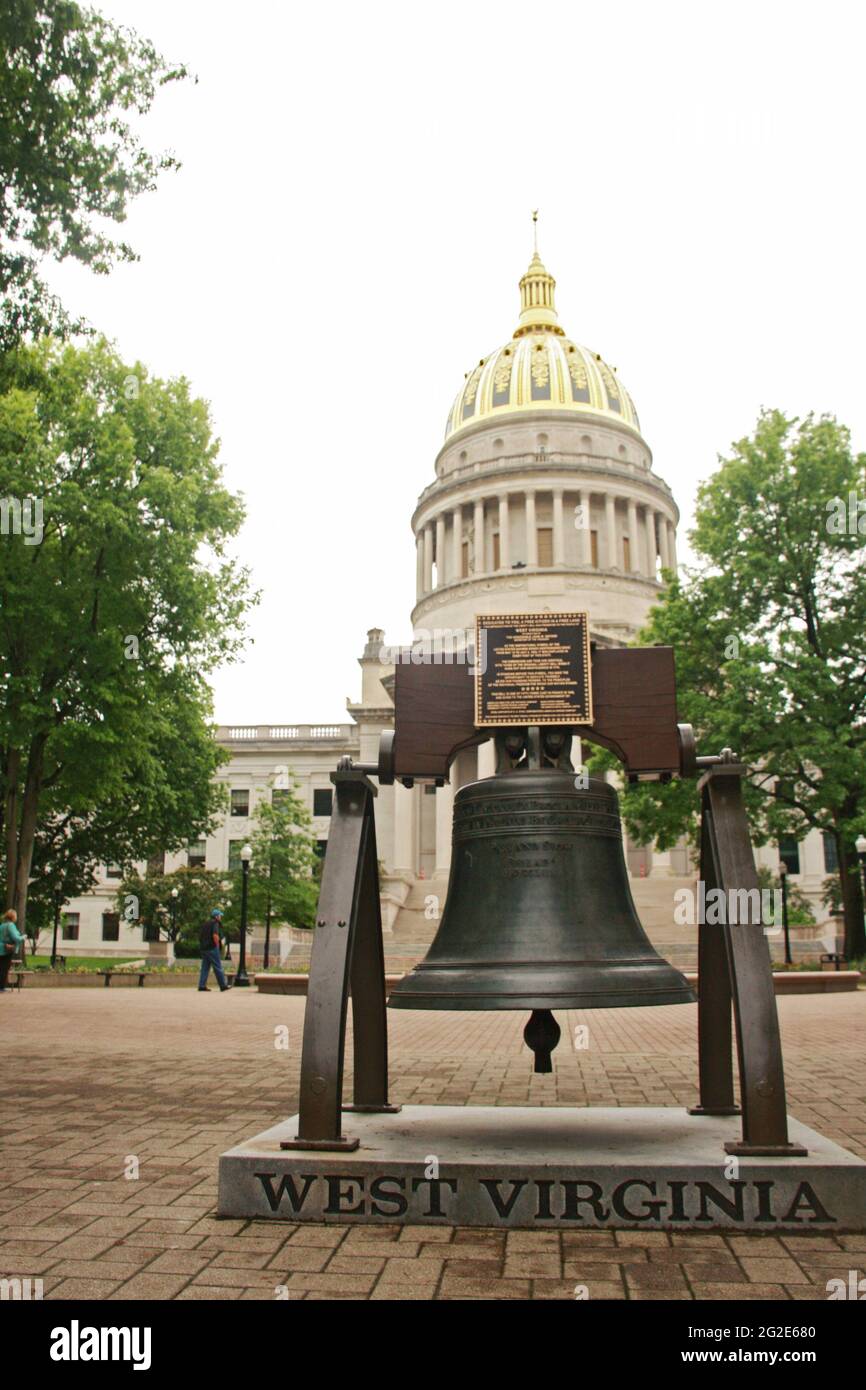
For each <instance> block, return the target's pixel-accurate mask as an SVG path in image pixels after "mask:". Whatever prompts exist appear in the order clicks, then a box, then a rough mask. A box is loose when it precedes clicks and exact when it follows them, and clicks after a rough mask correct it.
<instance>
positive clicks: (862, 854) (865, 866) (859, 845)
mask: <svg viewBox="0 0 866 1390" xmlns="http://www.w3.org/2000/svg"><path fill="white" fill-rule="evenodd" d="M854 848H855V849H856V851H857V858H858V860H859V861H860V877H861V879H862V881H863V888H862V894H863V904H862V906H863V915H864V918H866V835H858V836H857V839H856V840H855V841H854Z"/></svg>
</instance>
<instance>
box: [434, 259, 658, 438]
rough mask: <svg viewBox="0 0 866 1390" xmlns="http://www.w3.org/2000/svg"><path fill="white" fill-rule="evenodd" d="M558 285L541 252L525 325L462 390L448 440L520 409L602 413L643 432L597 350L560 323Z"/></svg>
mask: <svg viewBox="0 0 866 1390" xmlns="http://www.w3.org/2000/svg"><path fill="white" fill-rule="evenodd" d="M555 288H556V281H555V280H554V278H553V276H552V275H551V274H550V273H549V271H547V270H546V269H545V267H544V266H543V265H542V263H541V260H540V259H539V255H538V251H537V250H536V251H535V253H534V255H533V257H532V260H531V262H530V264H529V269H528V270H527V272H526V274H525V275H524V276H523V278H522V280H521V281H520V298H521V310H520V321H519V323H518V326H517V328H516V329H515V332H514V337H513V338H512V339H511V341H510V342H508V343H506V344H505V346H504V347H501V348H497V349H496V350H495V351H494V352H491V353H490V354H489V355H488V356H487V357H483V358H482V359H481V361H480V362H479V363H478V365H477V367H475V368H474V370H473V371H471V372H468V373H467V376H466V380H465V382H464V384H463V386H462V388H461V389H460V391H459V392H458V393H457V399H456V400H455V402H454V404H453V406H452V407H451V411H450V413H449V415H448V423H447V425H446V427H445V438H446V439H450V438H451V437H452V436H453V435H456V434H458V433H459V431H460V430H463V429H467V428H468V427H469V426H470V425H474V424H476V423H477V422H478V421H480V420H490V421H493V420H496V419H499V418H500V417H507V416H512V415H514V414H516V413H518V412H520V411H530V410H555V411H557V412H559V411H568V412H569V413H570V414H574V415H597V416H601V417H602V418H604V419H607V420H611V421H616V422H617V423H619V424H625V425H627V426H629V427H630V428H631V429H633V430H634V431H635V432H636V433H638V434H640V421H639V419H638V414H637V411H636V410H635V407H634V401H633V400H632V398H631V396H630V395H629V393H628V391H626V389H625V387H624V386H623V384H622V382H621V381H620V380H619V379H618V377H617V375H616V372H615V371H614V370H613V368H612V367H609V366H608V364H607V363H606V362H605V361H603V359H602V357H601V356H600V354H599V353H597V352H592V351H591V350H590V349H589V348H586V347H581V346H580V344H579V343H573V342H572V341H571V339H570V338H566V336H565V333H564V331H563V329H562V328H560V326H559V323H558V321H557V313H556V305H555V303H554V290H555Z"/></svg>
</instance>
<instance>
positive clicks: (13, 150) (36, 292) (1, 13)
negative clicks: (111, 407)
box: [0, 0, 187, 350]
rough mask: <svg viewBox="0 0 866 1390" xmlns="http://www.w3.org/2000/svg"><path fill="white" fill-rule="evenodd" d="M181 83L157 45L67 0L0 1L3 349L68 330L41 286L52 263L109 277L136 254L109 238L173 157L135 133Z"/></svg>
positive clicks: (0, 338) (180, 72) (178, 69)
mask: <svg viewBox="0 0 866 1390" xmlns="http://www.w3.org/2000/svg"><path fill="white" fill-rule="evenodd" d="M186 76H187V72H186V69H185V68H184V67H182V66H181V67H170V66H169V65H167V64H166V62H165V60H164V59H163V58H162V57H161V56H160V55H159V53H157V51H156V49H155V48H154V47H153V45H152V44H150V43H148V42H147V40H145V39H142V38H140V37H139V36H138V35H137V34H136V33H134V32H133V31H132V30H131V29H129V28H126V27H120V26H118V25H116V24H114V23H113V22H112V21H111V20H108V19H106V18H105V17H104V16H102V15H100V14H98V13H97V12H96V11H95V10H92V9H89V8H84V7H82V6H80V5H77V4H74V3H71V2H70V0H5V3H4V5H3V7H2V10H0V181H2V194H3V196H2V197H0V291H2V295H3V306H2V311H0V350H5V349H6V348H8V347H10V346H11V345H12V344H14V343H15V342H17V341H19V340H20V339H21V338H22V337H23V336H24V335H25V334H40V333H44V332H50V331H59V330H66V329H69V328H80V327H81V325H80V324H70V323H69V320H68V318H67V316H66V315H65V313H64V312H63V310H62V308H61V306H60V304H59V303H58V301H57V300H56V298H55V297H54V296H53V295H52V294H51V293H50V291H49V290H48V289H47V287H46V285H45V284H44V282H43V280H42V278H41V275H40V267H41V263H42V261H43V260H44V259H45V258H46V257H48V258H54V259H56V260H64V259H65V258H67V257H73V258H74V259H75V260H77V261H80V262H82V263H83V264H84V265H88V266H90V267H91V268H92V269H93V270H94V271H96V272H97V273H98V274H105V273H106V272H107V271H109V270H110V269H111V267H112V265H113V264H115V263H116V262H117V261H130V260H134V259H135V253H134V252H133V250H132V248H131V247H130V246H128V245H127V244H126V243H125V242H123V241H117V240H114V239H113V238H112V237H111V236H110V235H109V234H108V231H107V230H106V227H107V224H110V223H111V222H115V223H120V222H123V221H124V220H125V218H126V213H127V205H128V202H129V200H130V199H131V198H134V197H135V196H136V195H137V194H139V193H144V192H148V191H149V190H151V189H153V188H154V187H155V186H156V181H157V178H158V176H159V174H160V172H161V171H162V170H165V169H171V168H176V167H177V160H176V159H175V158H174V156H173V155H171V154H164V155H158V156H157V155H152V154H150V153H149V152H148V151H147V150H146V149H145V148H144V146H143V145H142V143H141V140H140V139H139V137H138V135H137V134H136V131H135V129H134V125H137V124H138V118H139V117H141V116H142V115H144V114H145V113H146V112H147V111H148V110H149V109H150V107H151V105H152V103H153V100H154V97H155V95H156V91H157V89H158V88H159V87H162V86H164V85H165V84H166V83H170V82H175V81H177V80H179V79H181V78H184V77H186Z"/></svg>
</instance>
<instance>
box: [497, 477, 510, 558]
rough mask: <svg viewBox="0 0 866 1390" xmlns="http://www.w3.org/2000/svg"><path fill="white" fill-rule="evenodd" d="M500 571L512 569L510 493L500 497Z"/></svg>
mask: <svg viewBox="0 0 866 1390" xmlns="http://www.w3.org/2000/svg"><path fill="white" fill-rule="evenodd" d="M494 568H495V569H498V570H510V569H511V518H510V516H509V513H508V493H507V492H503V493H500V495H499V564H498V565H495V566H494Z"/></svg>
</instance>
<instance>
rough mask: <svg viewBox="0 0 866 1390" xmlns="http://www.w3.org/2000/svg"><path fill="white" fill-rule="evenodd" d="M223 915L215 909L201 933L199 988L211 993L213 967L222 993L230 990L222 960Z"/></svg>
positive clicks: (203, 924)
mask: <svg viewBox="0 0 866 1390" xmlns="http://www.w3.org/2000/svg"><path fill="white" fill-rule="evenodd" d="M222 920H223V915H222V913H221V912H220V910H219V908H218V907H215V908H214V910H213V912H212V913H211V915H210V920H209V921H207V922H204V923H202V928H201V931H200V932H199V945H200V947H201V971H200V973H199V977H198V987H199V989H200V990H202V991H204V993H205V994H207V993H209V990H208V982H207V977H208V975H209V974H210V969H211V966H213V973H214V974H215V975H216V977H217V984H218V985H219V987H220V992H221V993H224V992H225V990H227V989H228V985H227V984H226V977H225V975H224V974H223V967H222V961H221V960H220V927H221V926H222Z"/></svg>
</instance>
